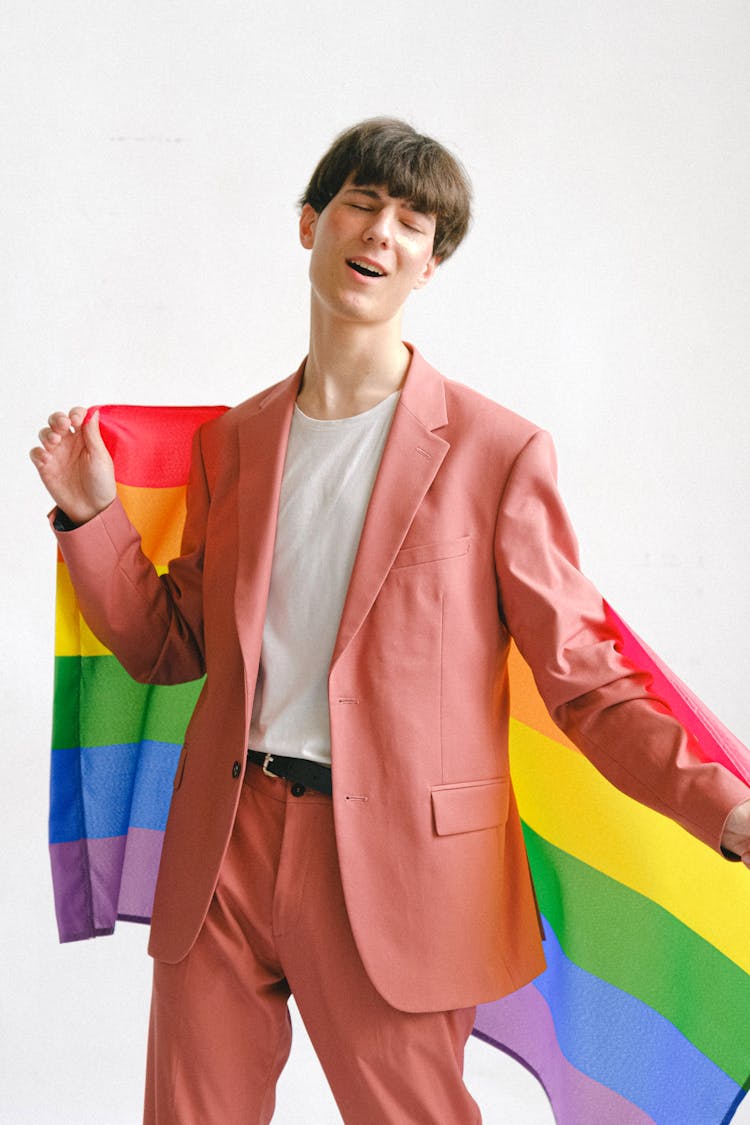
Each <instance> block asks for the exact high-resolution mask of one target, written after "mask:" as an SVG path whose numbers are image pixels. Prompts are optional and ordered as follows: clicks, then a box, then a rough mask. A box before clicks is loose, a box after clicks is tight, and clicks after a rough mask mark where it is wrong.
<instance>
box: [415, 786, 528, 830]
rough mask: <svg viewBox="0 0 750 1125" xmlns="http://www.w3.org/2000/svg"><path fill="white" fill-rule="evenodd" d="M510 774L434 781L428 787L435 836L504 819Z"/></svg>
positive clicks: (506, 811)
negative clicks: (458, 781) (451, 782)
mask: <svg viewBox="0 0 750 1125" xmlns="http://www.w3.org/2000/svg"><path fill="white" fill-rule="evenodd" d="M509 794H510V778H508V777H493V778H490V779H489V780H487V781H468V782H464V783H462V784H460V785H437V786H435V788H434V789H433V790H432V794H431V795H432V818H433V823H434V825H435V832H436V833H437V835H438V836H452V835H455V834H456V833H458V832H478V831H480V830H481V829H482V828H498V827H499V826H500V825H501V824H505V822H506V820H507V819H508V799H509Z"/></svg>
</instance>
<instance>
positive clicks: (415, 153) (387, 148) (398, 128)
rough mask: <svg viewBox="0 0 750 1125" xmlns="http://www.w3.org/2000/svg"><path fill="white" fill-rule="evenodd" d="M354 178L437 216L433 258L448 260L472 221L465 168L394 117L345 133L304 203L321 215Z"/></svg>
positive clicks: (322, 163)
mask: <svg viewBox="0 0 750 1125" xmlns="http://www.w3.org/2000/svg"><path fill="white" fill-rule="evenodd" d="M349 176H353V177H354V183H355V184H360V185H362V184H373V185H375V186H378V187H385V188H386V189H387V190H388V193H389V195H392V196H394V197H396V198H398V199H406V200H407V201H408V202H409V204H410V206H412V207H413V208H414V209H415V210H416V211H422V212H424V214H426V215H434V216H435V241H434V244H433V253H434V254H435V255H436V257H438V258H440V260H441V261H443V262H444V261H445V260H446V258H449V257H450V255H451V254H452V253H453V251H454V250H455V249H456V247H457V246H458V245H459V243H460V242H461V240H462V238H463V237H464V235H465V234H466V231H467V230H468V227H469V222H470V219H471V183H470V181H469V177H468V175H467V174H466V171H465V169H464V168H463V167H462V165H461V164H460V162H459V161H458V160H457V159H456V158H455V157H454V156H452V155H451V153H449V152H448V151H447V149H445V148H443V146H442V145H441V144H438V142H437V141H434V140H433V139H432V137H425V136H423V135H422V134H421V133H418V132H417V131H416V129H413V128H412V126H411V125H408V124H407V123H406V122H405V121H399V120H398V119H397V118H395V117H372V118H369V119H368V120H367V121H362V122H360V123H359V124H358V125H353V126H352V127H351V128H349V129H347V130H346V131H345V132H343V133H340V134H339V136H338V137H337V138H336V139H335V141H334V142H333V144H332V145H331V147H330V148H329V149H328V152H326V154H325V155H324V156H323V157H322V159H321V160H320V162H319V163H318V166H317V168H316V169H315V171H314V172H313V174H312V178H311V179H310V182H309V184H308V185H307V187H306V189H305V191H304V194H303V195H302V197H301V199H300V201H299V202H300V206H302V205H304V204H305V203H309V204H310V206H311V207H312V208H313V209H314V210H315V211H317V212H318V214H320V212H321V211H322V210H323V209H324V207H326V206H327V205H328V204H329V203H330V201H331V200H332V199H333V197H334V195H336V193H337V192H338V191H339V190H340V189H341V187H342V186H343V184H344V183H345V181H346V180H347V179H348V178H349Z"/></svg>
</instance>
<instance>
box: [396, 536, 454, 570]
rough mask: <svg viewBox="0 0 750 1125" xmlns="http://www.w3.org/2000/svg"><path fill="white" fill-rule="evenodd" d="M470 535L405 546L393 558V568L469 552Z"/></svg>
mask: <svg viewBox="0 0 750 1125" xmlns="http://www.w3.org/2000/svg"><path fill="white" fill-rule="evenodd" d="M470 542H471V536H470V535H463V536H462V537H461V538H460V539H446V540H443V542H442V543H424V544H422V543H420V544H419V546H417V547H404V548H402V550H400V551H399V552H398V554H397V555H396V557H395V559H394V560H393V566H392V567H391V569H392V570H395V569H396V568H397V567H400V566H416V565H417V563H428V562H437V561H438V560H439V559H455V558H458V557H459V556H460V555H465V554H467V553H468V550H469V544H470Z"/></svg>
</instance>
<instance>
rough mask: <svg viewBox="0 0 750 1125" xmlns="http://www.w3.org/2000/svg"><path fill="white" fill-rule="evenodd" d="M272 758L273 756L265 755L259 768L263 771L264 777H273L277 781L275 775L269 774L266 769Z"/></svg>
mask: <svg viewBox="0 0 750 1125" xmlns="http://www.w3.org/2000/svg"><path fill="white" fill-rule="evenodd" d="M273 757H274V756H273V754H266V756H265V758H264V759H263V765H262V766H261V767H260V768H261V769H262V770H263V773H264V774H265V775H266V777H275V778H276V780H277V781H278V777H277V775H276V774H275V773H271V771H270V770H269V768H268V767H269V766H270V764H271V762H272V761H273Z"/></svg>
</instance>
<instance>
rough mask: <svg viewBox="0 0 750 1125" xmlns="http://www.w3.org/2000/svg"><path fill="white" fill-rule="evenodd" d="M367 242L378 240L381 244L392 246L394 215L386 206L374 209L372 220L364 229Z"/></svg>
mask: <svg viewBox="0 0 750 1125" xmlns="http://www.w3.org/2000/svg"><path fill="white" fill-rule="evenodd" d="M364 238H365V241H366V242H377V243H379V244H380V245H381V246H390V245H391V243H392V241H393V217H392V216H391V215H389V214H388V210H387V208H385V207H381V208H380V210H378V211H374V212H373V214H372V221H371V222H370V223H368V224H367V227H366V228H365V231H364Z"/></svg>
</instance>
